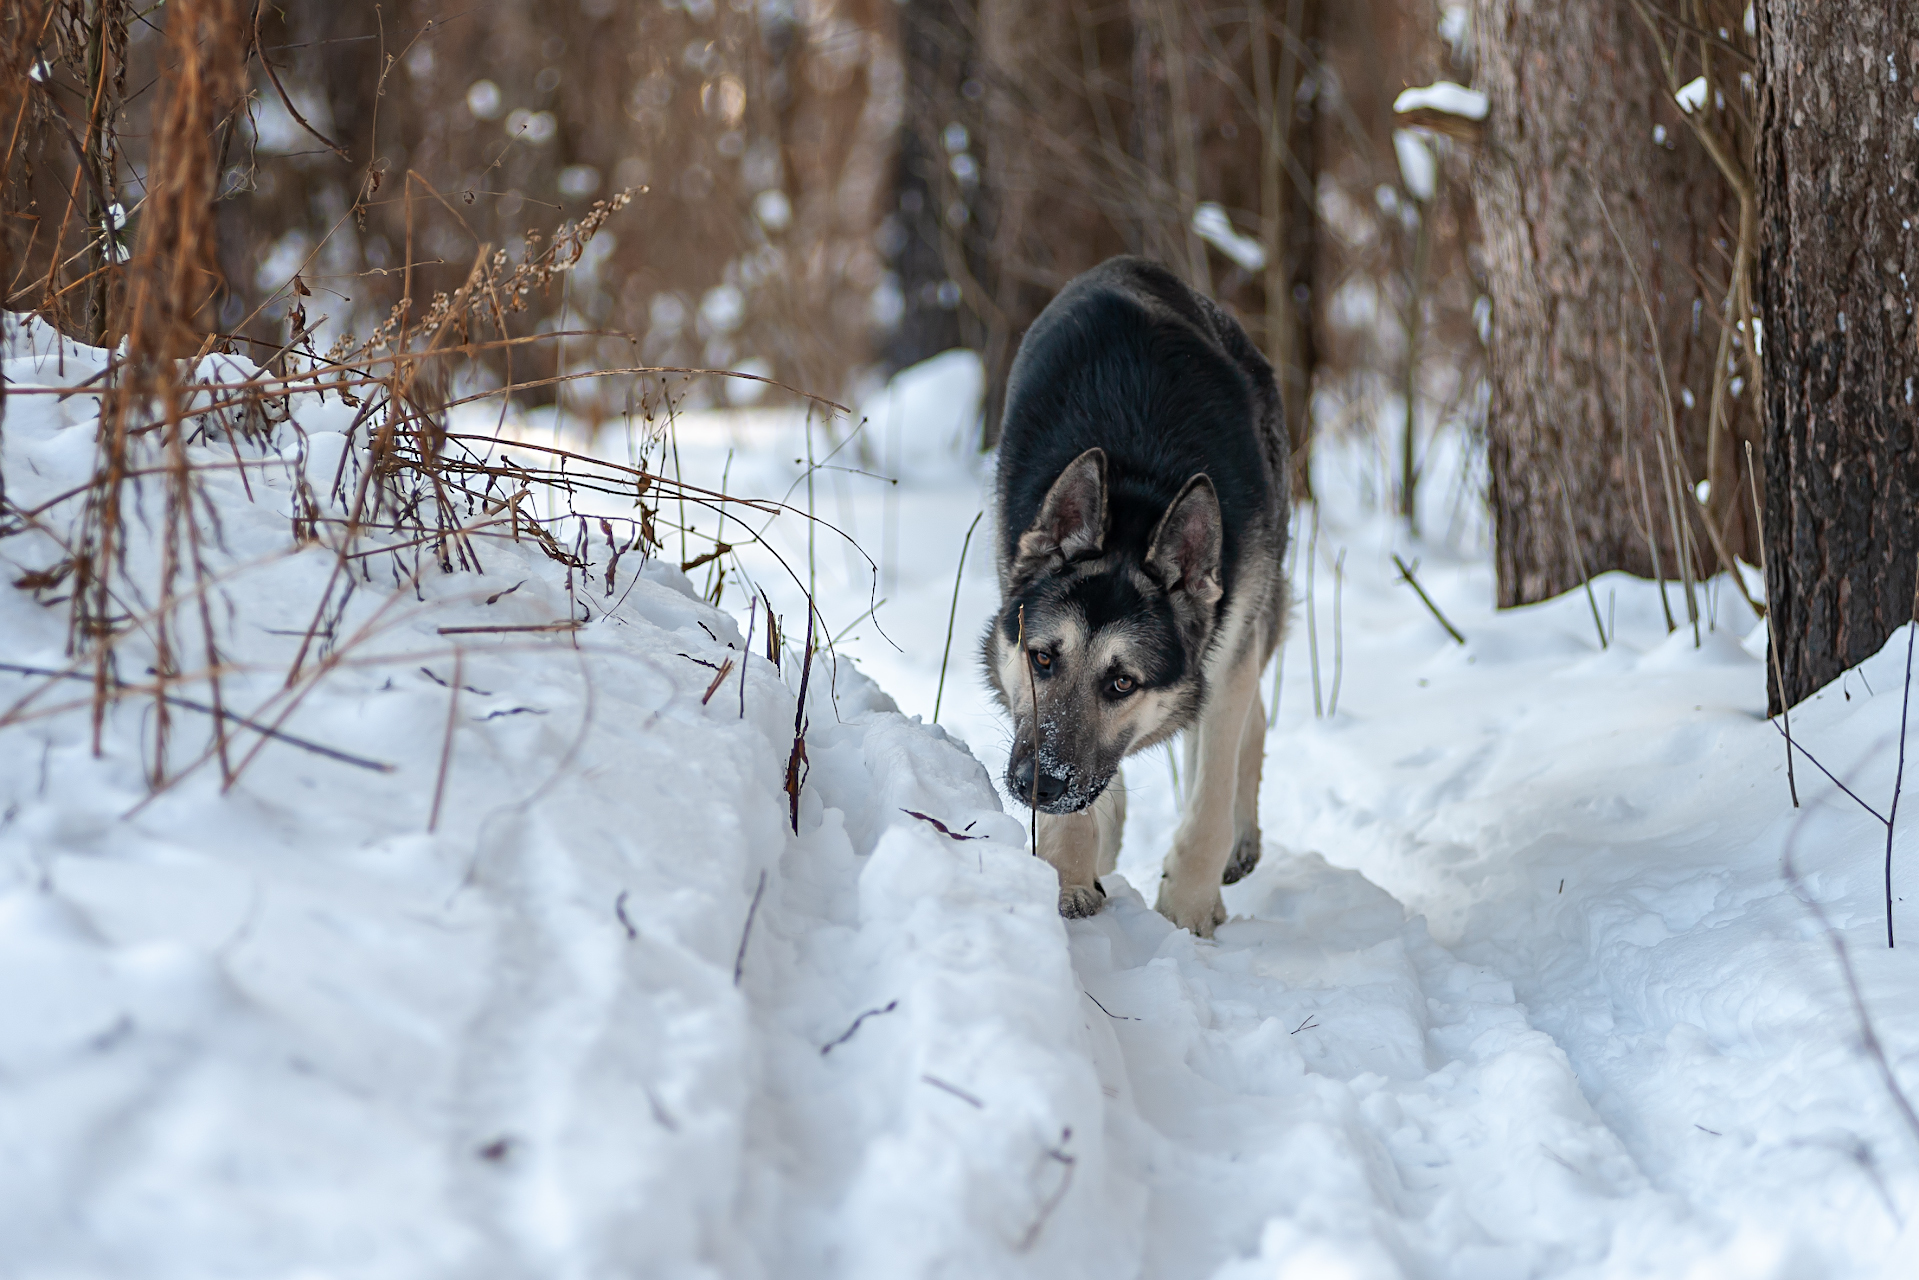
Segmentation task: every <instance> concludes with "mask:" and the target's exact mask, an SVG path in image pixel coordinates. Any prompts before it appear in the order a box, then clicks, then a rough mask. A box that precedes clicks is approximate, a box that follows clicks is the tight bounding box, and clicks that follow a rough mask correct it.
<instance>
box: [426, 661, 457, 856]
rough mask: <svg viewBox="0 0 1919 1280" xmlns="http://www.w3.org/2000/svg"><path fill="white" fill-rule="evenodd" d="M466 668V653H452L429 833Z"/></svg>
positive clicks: (449, 758) (435, 822)
mask: <svg viewBox="0 0 1919 1280" xmlns="http://www.w3.org/2000/svg"><path fill="white" fill-rule="evenodd" d="M465 666H466V652H465V651H464V650H462V649H455V650H454V651H453V683H452V685H451V686H449V687H448V689H447V694H446V737H445V738H444V739H443V740H442V741H441V743H440V772H439V774H438V776H436V777H435V778H434V780H433V813H432V815H431V816H429V817H428V818H427V820H426V829H427V830H428V831H429V832H431V831H435V830H437V829H438V828H439V825H440V801H442V800H444V799H445V798H446V774H447V769H448V768H449V766H451V765H452V763H453V726H454V725H455V724H456V723H458V719H459V714H460V676H461V673H462V669H463V668H464V667H465Z"/></svg>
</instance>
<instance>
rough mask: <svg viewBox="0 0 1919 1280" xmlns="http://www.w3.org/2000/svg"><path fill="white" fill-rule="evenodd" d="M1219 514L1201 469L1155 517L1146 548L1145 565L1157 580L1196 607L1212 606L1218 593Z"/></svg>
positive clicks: (1209, 484) (1213, 496) (1216, 503)
mask: <svg viewBox="0 0 1919 1280" xmlns="http://www.w3.org/2000/svg"><path fill="white" fill-rule="evenodd" d="M1223 537H1224V535H1223V533H1222V529H1221V521H1220V514H1219V495H1218V494H1217V493H1215V492H1213V482H1212V481H1211V480H1210V479H1208V478H1207V476H1206V474H1205V473H1204V472H1201V473H1200V474H1199V475H1196V476H1194V477H1193V478H1192V479H1191V480H1188V481H1187V482H1186V487H1185V488H1184V489H1181V490H1180V491H1179V497H1177V498H1175V499H1173V505H1172V506H1170V507H1168V508H1166V514H1165V515H1163V516H1161V517H1160V518H1159V527H1158V528H1157V529H1155V530H1153V544H1152V550H1150V551H1148V552H1147V553H1146V567H1147V569H1148V570H1149V571H1150V572H1151V573H1152V575H1153V576H1154V577H1155V578H1157V579H1158V580H1159V583H1160V585H1161V586H1163V587H1165V588H1166V590H1167V591H1168V592H1170V593H1172V594H1173V595H1175V596H1185V597H1186V598H1187V599H1188V600H1189V601H1190V602H1191V603H1192V604H1194V605H1196V606H1198V607H1200V608H1211V607H1212V605H1214V604H1215V603H1217V602H1218V600H1219V597H1220V595H1221V594H1222V588H1221V586H1220V581H1219V557H1220V547H1221V543H1222V541H1223Z"/></svg>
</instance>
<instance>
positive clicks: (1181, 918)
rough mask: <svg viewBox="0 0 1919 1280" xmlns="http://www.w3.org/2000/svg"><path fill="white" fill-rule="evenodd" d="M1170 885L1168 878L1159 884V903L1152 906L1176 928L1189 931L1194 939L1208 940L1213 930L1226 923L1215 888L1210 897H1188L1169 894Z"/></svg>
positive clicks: (1217, 891) (1224, 905)
mask: <svg viewBox="0 0 1919 1280" xmlns="http://www.w3.org/2000/svg"><path fill="white" fill-rule="evenodd" d="M1171 883H1172V881H1171V879H1170V877H1169V878H1168V879H1166V880H1162V881H1161V882H1160V886H1159V901H1158V902H1156V903H1154V904H1153V905H1154V909H1155V910H1157V911H1158V912H1159V913H1160V914H1161V915H1163V916H1165V917H1166V918H1167V919H1168V920H1171V921H1172V922H1173V924H1174V925H1175V926H1176V927H1178V928H1181V929H1191V930H1192V931H1193V936H1194V937H1198V938H1210V937H1212V936H1213V930H1214V929H1216V928H1218V927H1219V926H1220V925H1222V924H1225V923H1226V904H1225V903H1224V902H1221V901H1220V898H1219V890H1218V889H1217V888H1215V889H1214V890H1213V891H1212V893H1211V894H1210V895H1207V894H1205V893H1199V894H1194V895H1190V896H1189V895H1185V894H1174V893H1171V892H1169V891H1168V887H1169V886H1170V885H1171Z"/></svg>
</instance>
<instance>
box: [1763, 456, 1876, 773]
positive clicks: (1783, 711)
mask: <svg viewBox="0 0 1919 1280" xmlns="http://www.w3.org/2000/svg"><path fill="white" fill-rule="evenodd" d="M1758 474H1759V470H1758V467H1757V466H1756V465H1755V464H1754V462H1753V460H1752V441H1750V440H1748V441H1747V442H1746V478H1747V480H1748V481H1750V483H1749V484H1748V486H1747V487H1748V488H1749V489H1750V490H1751V492H1752V519H1753V528H1755V529H1757V530H1759V537H1758V539H1757V541H1758V543H1759V572H1760V575H1761V576H1762V577H1763V576H1764V575H1765V573H1766V517H1765V513H1764V512H1762V511H1761V510H1760V509H1759V484H1758V482H1757V481H1756V480H1753V479H1752V477H1754V476H1756V475H1758ZM1766 657H1767V658H1768V659H1769V660H1770V661H1771V662H1772V683H1773V687H1774V688H1776V689H1778V690H1779V718H1780V719H1781V720H1783V721H1784V722H1785V725H1786V727H1785V735H1786V790H1787V791H1788V792H1789V793H1790V794H1791V795H1792V807H1793V808H1795V809H1797V808H1798V807H1799V780H1798V779H1797V778H1795V777H1793V773H1792V708H1790V707H1788V706H1787V705H1786V696H1785V695H1786V677H1785V675H1784V674H1783V673H1782V672H1781V671H1780V669H1779V631H1778V627H1777V624H1775V623H1774V622H1773V617H1772V604H1771V602H1770V601H1768V602H1767V605H1766ZM1813 763H1814V764H1818V763H1819V762H1818V761H1817V760H1815V761H1813ZM1821 772H1824V768H1823V766H1822V767H1821ZM1826 776H1827V777H1828V778H1831V777H1832V775H1831V774H1829V773H1828V774H1826ZM1833 781H1834V782H1837V781H1838V779H1837V778H1833ZM1857 798H1858V797H1856V796H1855V797H1854V799H1857Z"/></svg>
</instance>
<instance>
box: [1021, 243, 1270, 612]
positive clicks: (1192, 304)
mask: <svg viewBox="0 0 1919 1280" xmlns="http://www.w3.org/2000/svg"><path fill="white" fill-rule="evenodd" d="M1094 447H1098V448H1100V449H1103V450H1105V451H1106V456H1107V468H1108V473H1107V476H1108V484H1109V486H1110V491H1109V502H1110V508H1109V510H1110V519H1111V522H1112V524H1111V529H1112V535H1111V542H1110V543H1109V544H1108V545H1109V547H1110V548H1111V549H1116V550H1117V549H1121V548H1124V549H1127V550H1134V551H1136V552H1137V553H1142V554H1143V552H1144V550H1145V546H1146V542H1147V540H1148V539H1149V538H1150V537H1151V536H1152V532H1153V527H1154V524H1155V522H1156V521H1157V520H1158V519H1159V517H1160V515H1161V514H1162V513H1163V512H1164V511H1165V510H1166V508H1167V505H1168V504H1169V503H1170V502H1171V501H1172V500H1173V498H1174V497H1175V496H1177V494H1178V492H1179V489H1180V486H1181V485H1182V484H1183V483H1184V482H1185V480H1186V479H1187V477H1189V476H1191V475H1194V474H1195V473H1200V472H1203V473H1205V474H1206V475H1207V476H1209V477H1210V478H1211V479H1212V482H1213V486H1214V488H1215V490H1216V491H1217V493H1218V495H1219V505H1220V514H1221V517H1222V523H1223V525H1224V534H1225V539H1224V546H1223V548H1222V551H1223V555H1222V565H1221V567H1222V570H1223V577H1224V581H1223V582H1222V586H1223V587H1224V590H1225V594H1226V596H1227V597H1228V598H1230V597H1231V596H1232V594H1233V587H1234V585H1235V583H1236V582H1237V581H1238V577H1239V574H1238V570H1239V566H1240V558H1241V556H1242V555H1243V554H1244V552H1245V551H1246V549H1247V548H1248V546H1249V545H1252V546H1257V547H1259V548H1261V549H1267V548H1271V547H1274V546H1276V545H1278V544H1279V541H1280V537H1281V535H1280V531H1281V530H1283V529H1284V528H1285V526H1286V519H1287V473H1286V465H1287V456H1288V448H1287V443H1286V428H1285V423H1284V421H1283V418H1282V411H1281V408H1280V399H1279V392H1278V388H1277V387H1276V386H1275V385H1274V382H1273V370H1272V366H1271V365H1270V364H1268V363H1267V361H1266V358H1265V357H1264V356H1262V355H1260V353H1259V352H1258V351H1257V350H1255V349H1254V347H1253V345H1252V343H1251V342H1250V341H1248V339H1247V337H1246V334H1245V331H1244V330H1242V329H1241V328H1240V327H1239V325H1238V324H1237V323H1235V322H1234V321H1233V320H1232V318H1231V317H1229V316H1227V315H1226V314H1225V313H1224V312H1222V311H1221V310H1220V309H1219V308H1218V307H1217V306H1216V305H1214V304H1213V303H1212V302H1211V301H1209V300H1208V299H1206V298H1203V297H1201V296H1200V295H1199V294H1197V293H1195V292H1194V291H1193V290H1192V289H1190V288H1188V287H1187V286H1186V285H1185V284H1184V283H1182V282H1181V281H1180V280H1179V279H1178V278H1177V277H1175V276H1174V275H1173V274H1172V273H1170V272H1168V271H1167V270H1166V269H1165V268H1163V267H1160V266H1158V265H1157V264H1155V263H1151V262H1148V261H1146V260H1145V259H1142V258H1130V257H1121V258H1112V259H1109V260H1108V261H1106V262H1104V263H1102V264H1101V265H1100V266H1098V267H1095V268H1094V269H1093V270H1091V271H1088V272H1087V273H1086V274H1084V275H1082V276H1080V277H1078V278H1077V279H1075V280H1074V281H1073V282H1072V283H1071V284H1069V285H1068V286H1067V287H1066V288H1065V289H1064V290H1062V291H1061V292H1060V294H1059V295H1058V296H1057V297H1055V298H1054V299H1053V301H1052V302H1051V303H1050V304H1049V305H1048V306H1047V308H1046V309H1045V310H1044V311H1043V312H1041V313H1040V316H1039V318H1038V319H1037V320H1035V321H1034V322H1033V326H1032V328H1031V329H1029V330H1028V331H1027V333H1026V336H1025V338H1024V340H1023V341H1022V342H1021V344H1020V349H1019V354H1018V356H1017V357H1016V358H1015V359H1014V361H1013V368H1012V372H1011V376H1010V378H1009V381H1008V386H1007V392H1006V410H1005V413H1004V415H1003V419H1002V425H1001V435H1000V458H999V516H1000V519H999V557H1000V565H1001V569H1002V575H1003V574H1004V571H1005V567H1006V566H1007V565H1008V564H1009V563H1010V562H1011V560H1012V558H1013V554H1014V551H1015V548H1016V546H1017V543H1018V541H1019V536H1020V532H1021V531H1022V530H1024V529H1025V528H1027V526H1028V525H1029V524H1031V522H1032V520H1033V518H1034V516H1035V515H1036V514H1037V512H1038V511H1039V507H1040V504H1041V502H1042V501H1044V499H1045V497H1046V493H1047V490H1048V488H1049V486H1051V484H1052V483H1053V481H1054V479H1055V478H1057V477H1058V475H1059V474H1060V472H1061V471H1062V470H1063V469H1064V468H1065V466H1066V464H1067V463H1069V462H1071V461H1072V460H1073V459H1074V458H1075V457H1077V456H1079V455H1080V454H1081V453H1083V452H1084V451H1085V450H1087V449H1090V448H1094Z"/></svg>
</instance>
